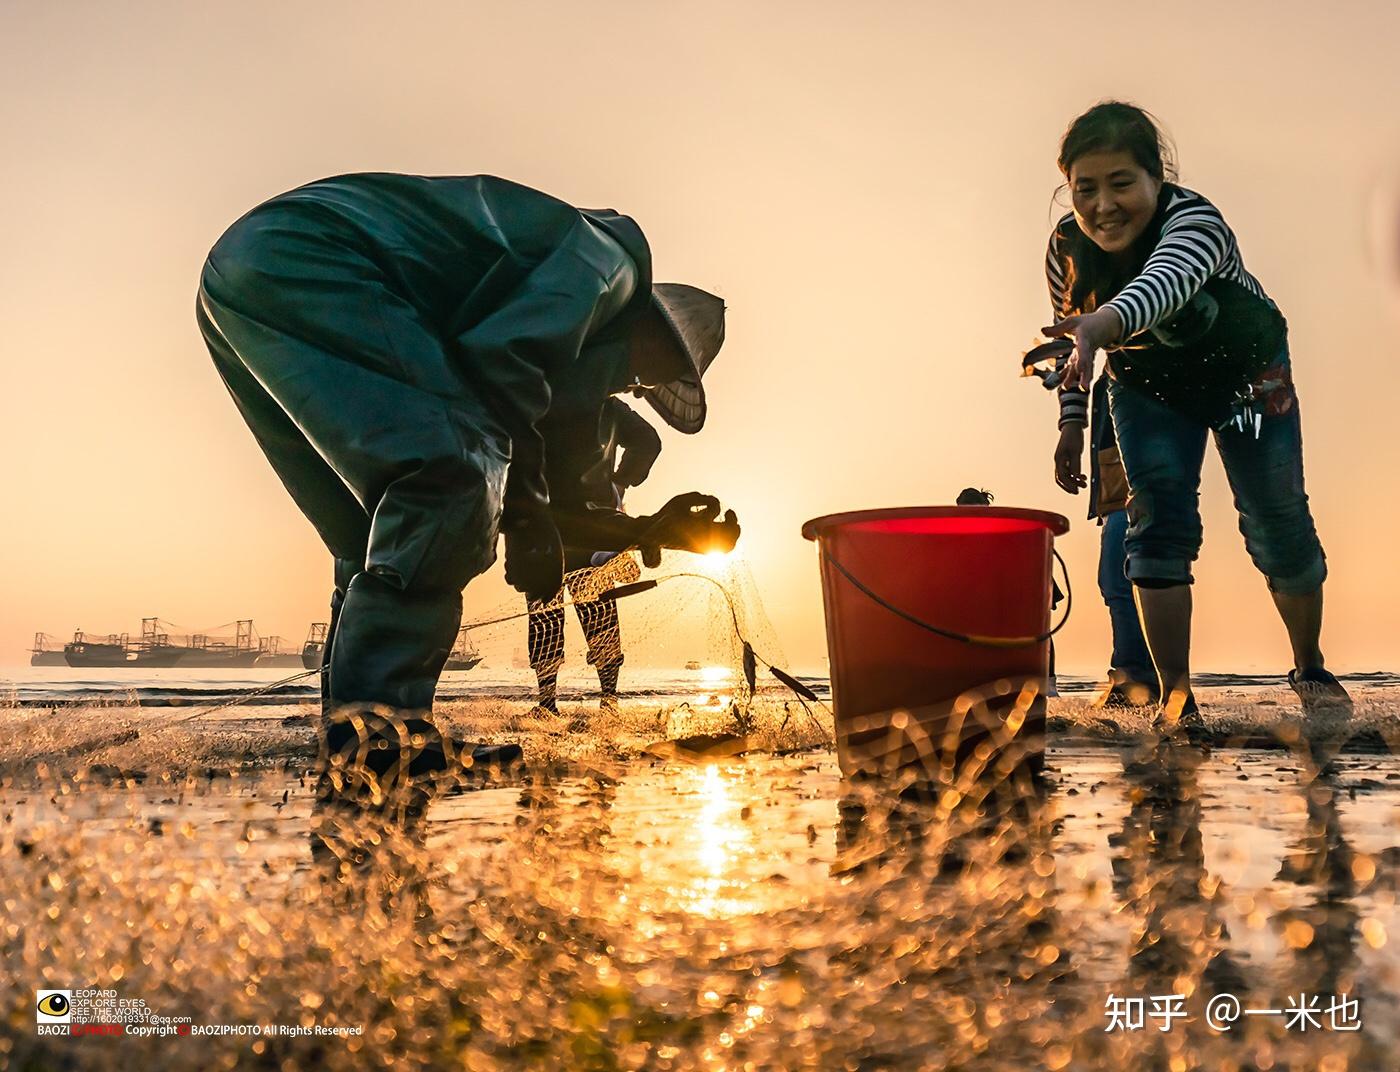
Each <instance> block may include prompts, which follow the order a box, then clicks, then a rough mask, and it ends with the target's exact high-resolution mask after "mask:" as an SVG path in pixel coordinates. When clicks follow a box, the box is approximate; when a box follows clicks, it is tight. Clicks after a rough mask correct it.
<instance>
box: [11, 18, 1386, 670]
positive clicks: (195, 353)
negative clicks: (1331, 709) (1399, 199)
mask: <svg viewBox="0 0 1400 1072" xmlns="http://www.w3.org/2000/svg"><path fill="white" fill-rule="evenodd" d="M1397 40H1400V5H1395V4H1378V3H1374V2H1350V0H1341V2H1333V3H1329V4H1315V3H1308V4H1304V3H1296V2H1291V0H1268V2H1263V0H1259V2H1254V0H1251V2H1238V0H1236V2H1231V3H1229V4H1221V3H1219V2H1212V3H1191V2H1186V3H1176V4H1172V5H1170V6H1169V7H1165V8H1164V7H1161V6H1154V7H1151V8H1144V7H1139V6H1134V5H1119V6H1116V7H1109V8H1104V7H1088V8H1086V7H1079V8H1075V7H1073V6H1067V5H1057V4H1045V3H1039V2H1034V3H1032V2H1020V0H1018V2H1014V3H1002V4H983V5H966V4H935V3H925V4H918V3H870V4H851V3H839V4H838V3H824V2H818V3H812V2H808V3H801V4H799V3H763V2H759V0H746V2H742V3H707V4H703V5H702V4H670V3H668V4H662V3H654V4H645V3H640V2H638V3H619V2H601V3H578V2H564V0H558V2H555V3H528V2H520V0H511V2H510V3H497V4H492V5H487V4H480V3H465V2H463V3H447V2H442V3H405V4H393V5H390V4H384V3H379V2H376V3H346V2H337V3H311V2H298V3H285V2H275V3H274V2H242V3H238V4H212V3H197V2H196V3H190V2H188V0H184V2H170V3H157V2H139V0H134V2H130V3H122V4H112V3H80V2H75V0H6V2H5V3H4V4H3V5H0V135H3V142H0V144H3V150H4V164H3V168H0V219H3V236H4V255H3V257H0V361H3V368H4V390H3V391H2V392H0V466H3V470H0V473H2V474H3V478H4V488H5V490H6V496H7V505H8V509H7V510H6V512H5V523H4V530H3V532H4V535H3V537H0V539H3V545H0V550H3V556H2V557H0V561H2V562H3V565H0V665H4V664H7V663H9V664H12V663H20V662H23V661H25V660H26V656H25V651H24V649H26V648H27V647H28V645H29V641H30V638H31V636H32V634H33V632H34V631H36V630H45V631H48V632H54V633H60V634H63V633H70V632H71V631H72V630H73V629H74V628H75V627H78V626H81V627H83V628H85V629H88V630H90V631H94V632H107V631H110V630H131V631H135V630H136V629H137V628H138V620H139V619H140V618H141V617H142V616H146V615H154V614H159V615H160V616H161V617H163V618H166V619H169V620H172V621H175V622H180V623H183V624H186V625H189V626H192V627H199V626H205V625H211V624H216V623H220V622H225V621H229V620H232V619H234V618H238V617H250V616H251V617H254V618H255V619H256V620H257V622H258V625H259V629H260V631H261V632H263V633H265V634H267V633H281V634H283V635H286V636H289V637H292V638H295V639H297V640H299V639H300V638H301V636H302V635H303V634H304V632H305V630H306V626H307V623H308V622H310V621H312V620H313V619H319V618H323V617H324V613H323V611H322V608H323V607H324V604H325V601H326V596H327V594H328V591H329V579H330V573H329V566H328V562H327V560H326V555H325V552H324V551H323V550H322V549H321V547H320V545H319V543H318V542H317V540H316V538H315V536H314V534H313V532H312V530H311V528H310V527H309V525H307V523H306V522H305V521H304V520H303V519H302V518H301V516H300V515H299V514H298V513H297V511H296V509H295V508H294V507H293V506H292V504H291V502H290V500H289V499H288V498H287V496H286V495H285V493H284V492H283V491H282V489H281V486H280V485H279V484H278V482H277V480H276V478H275V477H274V476H273V474H272V472H271V470H270V469H269V467H268V466H267V464H266V463H265V461H264V460H263V458H262V456H261V454H260V453H259V452H258V450H257V448H256V447H255V446H254V443H253V440H252V438H251V437H250V435H249V433H248V432H247V430H246V428H245V427H244V426H243V424H242V422H241V421H240V419H239V417H238V415H237V413H236V411H235V410H234V408H233V405H232V404H231V402H230V400H229V399H228V397H227V395H226V393H225V391H224V388H223V386H222V384H221V383H220V381H219V379H218V377H217V375H216V374H215V372H214V370H213V368H212V366H211V364H210V362H209V359H208V356H207V354H206V352H205V350H204V347H203V345H202V343H201V341H200V339H199V336H198V333H197V332H196V330H195V325H194V318H193V302H194V292H195V283H196V279H197V276H198V272H199V268H200V265H201V263H202V260H203V257H204V255H205V253H206V252H207V250H208V248H209V247H210V245H211V244H212V243H213V242H214V240H215V239H216V238H217V237H218V236H219V234H220V233H221V232H222V230H223V229H224V228H225V227H226V226H227V225H228V224H229V223H230V222H231V221H233V220H234V219H235V218H237V217H238V216H239V215H241V214H242V213H243V212H244V211H246V210H247V209H248V208H250V207H251V206H252V205H254V204H256V203H257V202H259V201H261V200H263V199H265V198H267V197H269V196H271V195H273V194H276V193H278V192H281V191H283V190H285V189H288V188H290V187H292V186H296V185H298V184H300V183H302V182H305V181H308V180H310V179H314V178H318V177H321V176H325V175H332V174H337V173H341V172H347V171H360V170H391V171H407V172H418V173H428V174H472V173H478V172H489V173H494V174H499V175H503V176H507V177H509V178H511V179H515V180H517V181H520V182H523V183H526V184H528V185H532V186H536V187H539V188H541V189H543V190H546V191H548V192H550V193H552V194H555V195H556V196H559V197H561V198H563V199H565V200H568V201H570V202H572V203H574V204H580V205H588V206H603V205H606V206H611V207H615V208H617V209H619V210H621V211H624V212H626V213H628V214H630V215H632V216H633V217H635V218H636V219H637V220H638V222H639V223H640V224H641V225H642V227H643V229H644V230H645V231H646V233H647V235H648V237H649V238H650V241H651V244H652V247H653V249H654V251H655V256H656V275H657V278H658V279H674V280H681V281H685V282H690V283H694V284H697V285H699V286H703V287H706V288H707V289H711V290H713V291H715V292H717V293H720V294H722V295H724V296H725V298H726V299H727V301H728V303H729V306H730V320H729V331H728V342H727V344H726V346H725V349H724V352H723V353H722V354H721V356H720V358H719V359H718V361H717V363H716V364H715V366H714V368H713V370H712V372H711V374H710V375H709V377H708V378H707V383H708V390H709V397H710V417H709V424H708V426H707V428H706V429H705V431H704V432H703V433H702V434H701V435H699V436H696V437H690V438H687V437H682V436H678V435H675V434H673V433H667V434H666V437H665V438H666V450H665V453H664V454H663V455H662V458H661V461H660V462H659V463H658V465H657V468H656V470H655V472H654V475H653V478H652V480H651V482H650V483H649V484H648V485H646V486H645V487H644V488H642V489H640V490H639V491H638V492H637V493H636V494H635V495H634V499H633V505H634V506H635V507H636V508H639V509H646V508H651V507H655V506H656V505H659V504H660V503H661V502H662V501H664V500H665V498H667V497H668V496H669V495H670V494H671V493H674V492H678V491H684V490H690V489H692V488H698V489H700V490H706V491H713V492H715V493H717V494H719V495H721V496H722V497H723V498H724V499H725V501H726V503H727V504H729V505H732V506H734V507H735V508H736V509H737V510H738V511H739V514H740V516H741V519H742V521H743V523H744V525H745V534H744V538H743V542H742V547H743V549H744V552H745V554H746V556H747V558H748V560H749V562H750V564H751V566H752V568H753V571H754V574H755V576H756V578H757V581H758V585H759V587H760V590H761V592H762V594H763V596H764V599H765V603H766V607H767V610H768V613H769V615H770V617H771V618H772V620H773V622H774V624H775V626H776V628H777V630H778V633H779V636H780V637H781V639H782V642H783V644H784V646H785V647H786V649H787V651H788V654H789V655H790V657H791V658H792V660H793V661H794V662H795V663H799V664H807V665H811V664H813V663H815V662H817V661H818V660H819V659H820V657H821V655H822V654H824V647H823V643H824V642H823V634H822V620H821V602H820V589H819V585H818V577H817V567H816V561H815V554H814V551H813V548H812V545H810V544H808V543H806V542H805V541H803V540H802V538H801V536H800V535H799V528H800V526H801V524H802V522H803V521H804V520H806V519H808V518H810V517H813V516H816V515H818V514H823V513H828V512H833V511H837V510H843V509H857V508H863V507H875V506H890V505H908V504H921V503H942V502H950V501H951V500H952V498H953V497H954V496H955V494H956V493H957V491H958V489H960V488H962V487H963V486H964V485H967V484H978V485H982V486H985V487H988V488H991V489H992V490H993V491H994V492H995V493H996V496H997V501H998V503H999V504H1004V505H1023V506H1033V507H1040V508H1048V509H1054V510H1058V511H1061V512H1064V513H1065V514H1067V515H1068V516H1069V517H1070V518H1071V520H1072V521H1073V522H1074V528H1073V530H1072V531H1071V532H1070V534H1069V535H1068V536H1067V537H1065V538H1064V539H1063V540H1062V541H1061V545H1062V547H1063V549H1064V550H1065V553H1066V556H1067V557H1068V559H1069V563H1070V566H1071V568H1072V570H1073V573H1074V579H1075V581H1076V584H1077V588H1078V594H1079V596H1080V599H1079V601H1078V607H1077V613H1076V616H1075V619H1074V621H1073V622H1072V623H1071V625H1070V627H1069V628H1068V630H1067V632H1066V634H1065V635H1064V638H1063V642H1062V644H1061V648H1060V650H1061V660H1062V664H1063V665H1065V666H1066V667H1068V668H1070V669H1077V670H1081V671H1084V672H1097V671H1098V670H1100V669H1101V668H1102V667H1103V666H1104V664H1105V662H1106V658H1107V635H1108V625H1107V617H1106V614H1105V613H1104V611H1103V609H1102V605H1101V604H1100V603H1099V602H1098V599H1097V593H1096V591H1095V588H1094V563H1095V561H1096V555H1097V530H1096V529H1094V528H1093V527H1092V526H1091V525H1089V524H1088V523H1086V522H1085V521H1084V520H1083V509H1084V507H1083V499H1082V498H1077V499H1071V498H1070V497H1068V496H1066V495H1064V494H1063V493H1062V492H1060V491H1059V490H1058V489H1057V488H1055V486H1054V485H1053V483H1052V480H1051V462H1050V457H1051V452H1052V450H1053V447H1054V442H1055V438H1056V431H1055V413H1054V406H1053V403H1052V400H1051V398H1050V397H1049V396H1048V395H1047V394H1046V393H1045V392H1044V391H1042V390H1041V389H1040V388H1039V387H1038V386H1037V385H1036V384H1034V383H1033V382H1031V381H1025V380H1019V379H1017V378H1016V371H1017V361H1018V358H1019V355H1020V353H1021V352H1022V350H1023V349H1024V348H1025V347H1026V346H1027V345H1028V344H1029V343H1030V341H1031V339H1032V337H1033V336H1034V334H1035V332H1036V329H1037V328H1038V327H1039V326H1040V325H1042V324H1043V323H1045V322H1046V318H1047V298H1046V293H1045V284H1044V278H1043V274H1042V258H1043V254H1044V247H1045V239H1046V235H1047V233H1048V229H1049V227H1050V225H1051V223H1052V221H1053V219H1054V218H1055V216H1056V215H1057V214H1058V211H1059V210H1058V209H1055V208H1053V207H1052V205H1051V198H1052V195H1053V193H1054V191H1055V188H1056V186H1057V185H1058V182H1059V175H1058V172H1057V171H1056V169H1055V164H1054V161H1055V154H1056V149H1057V144H1058V139H1059V136H1060V135H1061V133H1062V132H1063V130H1064V127H1065V125H1066V124H1067V122H1068V121H1069V120H1070V119H1072V118H1073V117H1074V116H1075V115H1077V114H1078V113H1079V112H1081V111H1082V110H1083V109H1085V108H1086V107H1088V106H1089V105H1091V104H1093V103H1094V102H1095V101H1097V100H1099V99H1100V98H1103V97H1108V96H1115V97H1121V98H1125V99H1129V100H1133V101H1136V102H1138V103H1140V104H1142V105H1144V106H1146V107H1148V108H1149V109H1151V110H1152V111H1153V112H1155V113H1156V114H1157V115H1158V116H1159V117H1161V118H1162V119H1163V120H1164V121H1165V123H1166V124H1167V126H1168V127H1169V129H1170V131H1171V133H1172V134H1173V135H1174V137H1175V140H1176V143H1177V146H1178V150H1179V156H1180V162H1181V175H1182V181H1183V183H1184V184H1185V185H1188V186H1190V187H1193V188H1195V189H1198V190H1200V191H1201V192H1203V193H1205V194H1206V195H1207V196H1208V197H1210V198H1211V199H1212V200H1214V201H1215V202H1216V203H1217V204H1218V205H1219V206H1220V208H1221V209H1222V211H1223V212H1224V214H1225V217H1226V219H1227V220H1228V221H1229V222H1230V224H1231V225H1232V226H1233V227H1234V229H1235V231H1236V233H1237V234H1238V236H1239V239H1240V242H1241V246H1242V249H1243V252H1244V256H1245V261H1246V265H1247V266H1248V267H1249V269H1250V270H1251V271H1252V272H1253V273H1254V274H1255V275H1256V276H1258V277H1259V279H1260V280H1261V281H1262V282H1263V284H1264V286H1265V287H1266V288H1267V290H1268V291H1269V293H1270V294H1271V295H1272V296H1273V297H1274V298H1275V299H1276V300H1277V301H1278V302H1279V304H1280V306H1281V307H1282V308H1283V310H1284V312H1285V314H1286V315H1287V317H1288V319H1289V322H1290V326H1291V333H1292V341H1293V360H1294V369H1295V374H1296V378H1297V381H1298V384H1299V388H1300V392H1301V398H1302V413H1303V422H1304V437H1305V442H1306V458H1307V476H1308V484H1309V490H1310V493H1311V495H1312V500H1313V503H1314V507H1315V511H1316V517H1317V520H1318V525H1319V528H1320V530H1321V534H1322V538H1323V542H1324V545H1325V546H1326V548H1327V551H1328V558H1329V564H1330V566H1331V569H1332V579H1331V580H1330V582H1329V585H1328V589H1327V599H1328V625H1327V629H1326V633H1325V635H1324V640H1325V642H1326V643H1325V647H1326V650H1327V652H1328V654H1329V656H1330V658H1331V661H1332V662H1333V664H1334V665H1336V666H1338V667H1339V668H1343V669H1371V668H1376V667H1381V666H1384V667H1389V668H1395V667H1396V666H1397V665H1400V651H1397V647H1400V645H1397V641H1396V637H1397V635H1400V610H1397V597H1400V568H1398V567H1397V565H1396V559H1395V552H1394V551H1393V547H1394V546H1395V542H1396V541H1395V533H1396V532H1397V530H1400V505H1397V502H1396V498H1395V488H1396V486H1397V481H1396V473H1397V470H1398V467H1400V446H1397V439H1396V434H1395V430H1396V425H1397V423H1400V416H1398V414H1400V406H1398V405H1397V400H1400V379H1398V378H1397V364H1396V357H1397V351H1400V324H1397V322H1396V321H1395V320H1394V319H1390V317H1389V310H1388V308H1387V304H1386V295H1385V292H1384V289H1383V287H1382V285H1381V281H1380V279H1379V278H1378V275H1377V273H1376V272H1375V271H1374V270H1373V268H1372V261H1371V259H1370V258H1369V257H1368V236H1367V231H1366V227H1367V221H1368V219H1370V218H1371V216H1372V214H1373V199H1372V195H1373V194H1374V191H1375V186H1376V183H1377V181H1378V179H1379V176H1381V175H1382V174H1384V173H1385V169H1386V168H1387V167H1388V166H1389V165H1390V163H1391V162H1392V161H1393V160H1394V159H1395V156H1396V151H1397V149H1400V118H1398V117H1397V116H1396V114H1395V102H1396V100H1397V99H1400V84H1397V83H1400V79H1398V78H1397V74H1396V65H1395V42H1396V41H1397ZM1203 511H1204V516H1205V525H1206V547H1205V551H1204V554H1203V556H1202V560H1201V562H1200V564H1199V568H1198V570H1197V579H1198V584H1197V591H1196V599H1197V607H1198V621H1197V627H1196V638H1197V640H1196V650H1197V653H1198V654H1197V657H1196V660H1195V661H1196V664H1197V666H1198V667H1200V668H1203V669H1237V668H1238V669H1243V668H1251V667H1257V668H1266V669H1273V670H1281V669H1283V668H1285V667H1286V666H1287V664H1288V659H1287V648H1286V644H1285V640H1284V636H1283V632H1282V627H1281V626H1280V625H1279V624H1278V623H1277V620H1276V619H1275V617H1274V615H1273V612H1272V608H1271V606H1270V604H1269V600H1268V596H1267V593H1266V590H1265V587H1264V583H1263V580H1262V579H1261V578H1260V577H1259V576H1258V575H1257V574H1256V573H1255V572H1254V570H1253V568H1252V566H1251V565H1250V564H1249V562H1248V559H1247V558H1246V557H1245V555H1244V552H1243V549H1242V541H1241V539H1240V537H1239V535H1238V533H1237V531H1236V524H1235V515H1234V511H1233V509H1232V508H1231V505H1230V501H1229V496H1228V490H1227V488H1226V487H1225V481H1224V477H1223V474H1222V472H1221V469H1220V464H1219V461H1218V459H1217V458H1216V457H1215V455H1214V453H1213V452H1212V453H1211V455H1210V456H1209V457H1208V459H1207V464H1206V478H1205V492H1204V497H1203ZM502 596H503V589H502V586H501V582H500V581H499V579H498V578H494V577H493V578H487V579H484V580H482V581H479V582H477V583H475V584H474V585H473V586H472V587H471V588H469V589H468V592H467V606H468V612H469V613H470V612H471V610H472V608H473V607H475V606H489V605H494V604H496V603H498V602H499V601H500V599H501V598H502Z"/></svg>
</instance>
